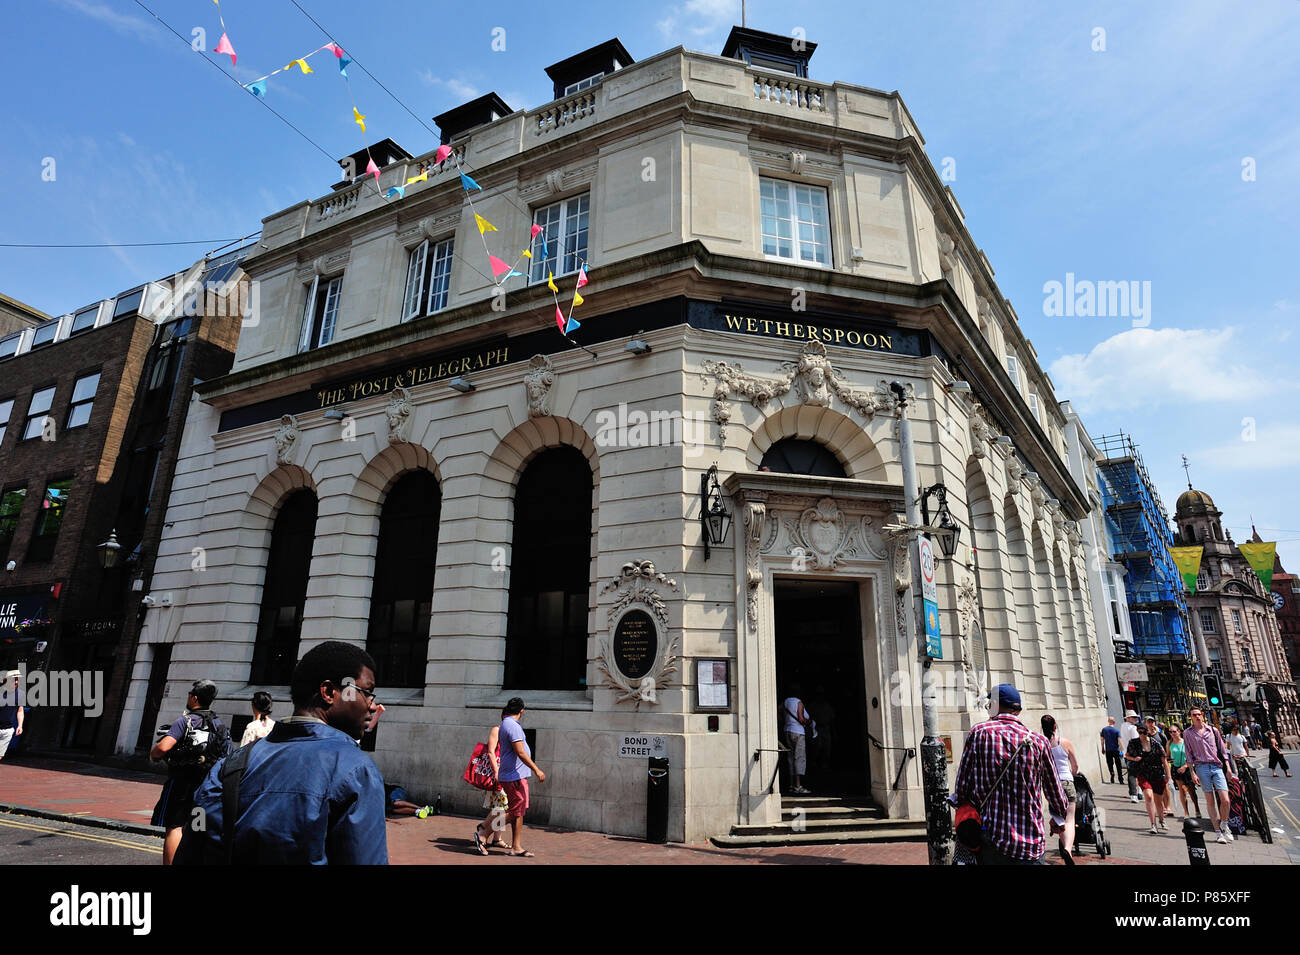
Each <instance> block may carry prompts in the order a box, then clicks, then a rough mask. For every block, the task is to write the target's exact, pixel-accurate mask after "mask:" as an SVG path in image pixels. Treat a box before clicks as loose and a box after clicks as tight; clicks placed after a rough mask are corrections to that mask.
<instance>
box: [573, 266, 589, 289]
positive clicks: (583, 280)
mask: <svg viewBox="0 0 1300 955" xmlns="http://www.w3.org/2000/svg"><path fill="white" fill-rule="evenodd" d="M586 284H587V267H586V266H585V265H584V266H583V267H582V268H580V269H579V270H578V284H577V285H576V286H575V287H576V288H582V287H583V286H584V285H586Z"/></svg>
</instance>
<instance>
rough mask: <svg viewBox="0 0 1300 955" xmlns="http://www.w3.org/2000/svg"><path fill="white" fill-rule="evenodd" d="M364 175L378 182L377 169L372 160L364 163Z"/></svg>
mask: <svg viewBox="0 0 1300 955" xmlns="http://www.w3.org/2000/svg"><path fill="white" fill-rule="evenodd" d="M366 175H367V176H374V177H375V182H379V167H378V166H376V165H375V161H374V160H373V159H372V160H370V162H368V163H366Z"/></svg>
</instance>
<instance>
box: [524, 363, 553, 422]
mask: <svg viewBox="0 0 1300 955" xmlns="http://www.w3.org/2000/svg"><path fill="white" fill-rule="evenodd" d="M554 384H555V368H554V366H553V365H552V364H551V359H550V358H548V357H547V356H546V355H534V356H533V357H532V358H530V359H528V371H527V372H525V374H524V390H525V391H526V392H527V393H528V416H529V417H530V418H544V417H546V416H548V415H550V413H551V409H550V397H551V386H552V385H554Z"/></svg>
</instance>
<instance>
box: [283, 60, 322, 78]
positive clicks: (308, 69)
mask: <svg viewBox="0 0 1300 955" xmlns="http://www.w3.org/2000/svg"><path fill="white" fill-rule="evenodd" d="M295 66H297V67H301V69H302V73H303V76H306V75H307V74H308V73H315V72H316V71H315V70H313V69H312V68H311V67H310V66H308V65H307V61H306V60H294V61H293V62H292V63H290V64H289V65H288V66H286V67H285V69H286V70H291V69H293V68H294V67H295Z"/></svg>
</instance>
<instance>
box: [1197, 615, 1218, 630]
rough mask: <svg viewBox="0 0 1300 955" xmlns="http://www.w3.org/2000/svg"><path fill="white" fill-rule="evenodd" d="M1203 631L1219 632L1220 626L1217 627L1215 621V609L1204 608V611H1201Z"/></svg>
mask: <svg viewBox="0 0 1300 955" xmlns="http://www.w3.org/2000/svg"><path fill="white" fill-rule="evenodd" d="M1201 632H1202V633H1218V632H1219V630H1218V627H1216V626H1215V623H1214V611H1213V610H1202V611H1201Z"/></svg>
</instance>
